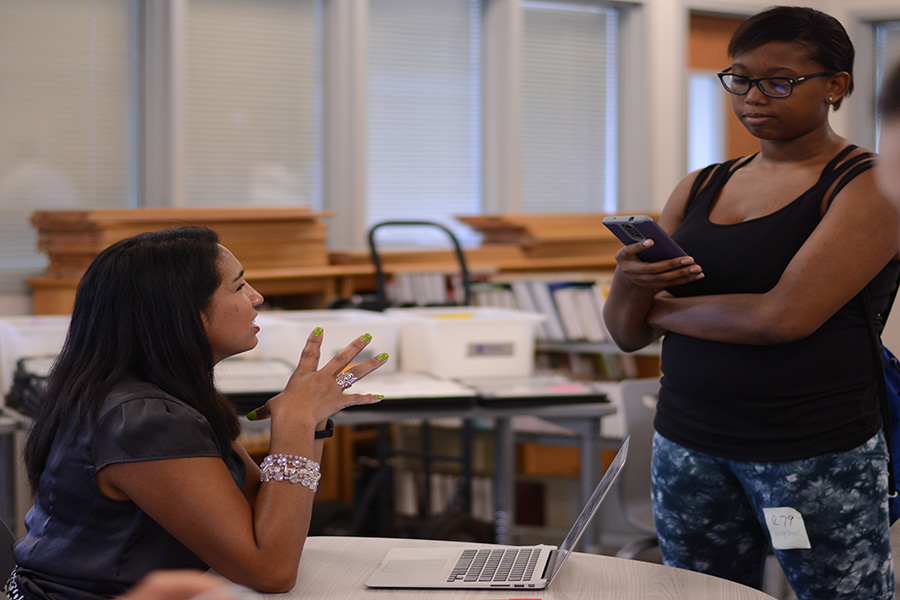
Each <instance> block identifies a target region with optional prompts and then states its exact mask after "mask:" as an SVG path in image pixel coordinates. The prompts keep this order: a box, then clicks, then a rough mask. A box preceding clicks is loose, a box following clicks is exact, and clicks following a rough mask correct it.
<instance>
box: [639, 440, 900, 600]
mask: <svg viewBox="0 0 900 600" xmlns="http://www.w3.org/2000/svg"><path fill="white" fill-rule="evenodd" d="M886 463H887V450H886V447H885V442H884V435H883V434H881V433H879V434H878V435H876V436H875V437H873V438H872V439H870V440H869V441H868V442H866V443H865V444H863V445H862V446H859V447H858V448H855V449H853V450H850V451H848V452H839V453H834V454H825V455H823V456H817V457H814V458H809V459H804V460H796V461H785V462H746V461H735V460H726V459H721V458H716V457H714V456H710V455H708V454H703V453H701V452H695V451H693V450H689V449H687V448H684V447H683V446H680V445H678V444H676V443H674V442H672V441H670V440H667V439H666V438H664V437H662V436H661V435H659V434H656V435H655V437H654V440H653V472H652V478H653V512H654V515H655V518H656V529H657V533H658V535H659V542H660V548H661V550H662V555H663V561H664V562H665V564H667V565H670V566H674V567H680V568H684V569H690V570H692V571H699V572H702V573H707V574H710V575H715V576H717V577H722V578H725V579H730V580H732V581H736V582H738V583H743V584H744V585H748V586H751V587H755V588H757V589H759V588H760V587H761V586H762V578H763V566H764V563H765V557H766V554H767V553H768V552H769V549H770V537H769V531H768V529H767V526H766V524H765V518H764V515H763V508H767V507H768V508H775V507H791V508H794V509H796V510H797V511H799V512H800V514H801V515H802V517H803V520H804V523H805V526H806V532H807V535H808V537H809V541H810V546H811V548H810V549H795V550H776V551H775V554H776V555H777V557H778V560H779V562H780V563H781V566H782V568H783V569H784V572H785V574H786V575H787V578H788V580H789V581H790V582H791V586H792V587H793V588H794V591H795V592H796V594H797V596H798V598H800V600H813V599H815V600H822V599H826V598H827V599H838V598H841V599H847V600H850V599H853V600H857V599H862V598H865V599H866V600H889V599H892V598H894V568H893V563H892V560H891V543H890V533H889V524H888V508H887V502H886V498H887V469H886V467H885V465H886Z"/></svg>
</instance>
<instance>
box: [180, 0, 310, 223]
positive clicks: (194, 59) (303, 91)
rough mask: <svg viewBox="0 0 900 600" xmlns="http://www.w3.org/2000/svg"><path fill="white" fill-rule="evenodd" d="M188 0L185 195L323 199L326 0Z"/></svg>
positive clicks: (192, 198) (210, 200)
mask: <svg viewBox="0 0 900 600" xmlns="http://www.w3.org/2000/svg"><path fill="white" fill-rule="evenodd" d="M187 7H188V9H187V20H186V23H187V26H186V33H185V38H186V39H185V48H186V51H185V53H186V66H185V71H186V73H185V90H186V91H185V99H184V102H185V108H186V119H185V121H186V122H185V132H184V136H185V139H184V144H185V151H186V156H187V174H186V178H187V181H186V182H185V185H186V198H187V203H188V204H189V205H191V206H242V205H243V206H246V205H250V206H253V205H258V206H262V205H268V206H297V205H302V206H310V207H312V208H315V209H319V208H321V189H320V188H321V181H320V177H321V167H320V163H321V140H320V138H321V126H320V123H321V118H320V113H321V108H320V104H321V103H320V90H321V84H320V79H321V74H320V70H321V69H320V64H321V58H320V54H321V53H320V47H321V43H320V40H319V37H320V32H321V7H320V0H301V1H296V0H254V1H253V2H246V1H241V0H190V2H189V3H188V5H187Z"/></svg>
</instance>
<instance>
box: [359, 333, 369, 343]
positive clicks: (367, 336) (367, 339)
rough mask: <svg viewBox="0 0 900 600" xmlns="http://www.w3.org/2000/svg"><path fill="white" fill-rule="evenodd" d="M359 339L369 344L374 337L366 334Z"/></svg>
mask: <svg viewBox="0 0 900 600" xmlns="http://www.w3.org/2000/svg"><path fill="white" fill-rule="evenodd" d="M359 339H360V341H363V342H368V341H369V340H371V339H372V335H371V334H369V333H364V334H363V336H362V337H361V338H359Z"/></svg>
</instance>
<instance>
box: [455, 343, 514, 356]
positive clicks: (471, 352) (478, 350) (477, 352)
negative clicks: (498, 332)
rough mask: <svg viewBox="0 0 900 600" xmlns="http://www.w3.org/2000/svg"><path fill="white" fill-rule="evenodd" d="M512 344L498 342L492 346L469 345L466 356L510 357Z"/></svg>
mask: <svg viewBox="0 0 900 600" xmlns="http://www.w3.org/2000/svg"><path fill="white" fill-rule="evenodd" d="M512 355H513V344H512V343H511V342H498V343H494V344H483V343H481V344H469V347H468V352H467V353H466V356H512Z"/></svg>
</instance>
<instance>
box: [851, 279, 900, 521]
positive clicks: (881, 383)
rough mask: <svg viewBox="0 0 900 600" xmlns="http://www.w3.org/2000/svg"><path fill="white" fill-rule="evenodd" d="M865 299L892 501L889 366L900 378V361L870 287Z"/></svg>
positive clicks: (894, 497)
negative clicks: (881, 329) (879, 321)
mask: <svg viewBox="0 0 900 600" xmlns="http://www.w3.org/2000/svg"><path fill="white" fill-rule="evenodd" d="M897 284H898V285H900V278H898V281H897ZM860 294H861V296H862V300H863V306H864V309H865V313H866V322H867V323H868V325H869V340H870V342H871V345H872V352H873V354H874V356H875V364H876V365H881V367H882V368H881V371H880V372H881V376H880V377H876V384H877V385H878V395H879V396H880V397H881V421H882V427H883V428H884V439H885V442H886V443H887V450H888V492H889V493H888V497H889V498H890V499H891V500H892V502H897V501H898V494H897V476H896V472H895V469H896V464H895V461H894V440H893V433H900V432H895V430H894V428H893V426H892V420H893V418H892V412H891V399H890V394H889V391H888V384H887V376H888V372H887V367H889V366H890V367H892V368H893V369H894V370H895V373H892V375H896V376H898V378H900V370H897V369H898V367H900V362H898V361H897V358H896V357H895V356H894V355H893V354H892V353H891V351H890V350H888V349H887V348H885V347H884V345H883V344H882V343H881V336H880V335H879V334H878V330H877V327H876V325H875V315H874V314H873V313H872V303H871V301H870V300H869V290H868V288H863V290H862V292H860ZM896 295H897V286H896V285H895V286H894V291H893V292H892V293H891V297H890V300H889V302H888V304H887V308H886V309H885V314H884V315H882V318H883V319H884V320H885V321H887V314H888V313H889V312H890V309H891V306H892V305H893V303H894V298H895V296H896ZM898 509H900V506H898V507H893V510H898ZM896 518H897V516H896V515H894V514H892V515H891V522H892V523H893V521H894V520H895V519H896Z"/></svg>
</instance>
